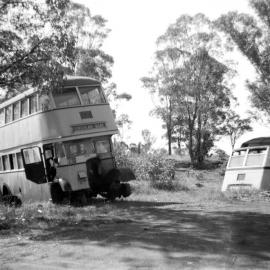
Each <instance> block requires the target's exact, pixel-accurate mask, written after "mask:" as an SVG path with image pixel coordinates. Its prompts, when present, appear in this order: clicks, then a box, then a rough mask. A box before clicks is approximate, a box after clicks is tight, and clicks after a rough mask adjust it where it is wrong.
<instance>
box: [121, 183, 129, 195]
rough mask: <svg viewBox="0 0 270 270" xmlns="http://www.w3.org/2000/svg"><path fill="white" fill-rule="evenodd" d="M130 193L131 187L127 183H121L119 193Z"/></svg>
mask: <svg viewBox="0 0 270 270" xmlns="http://www.w3.org/2000/svg"><path fill="white" fill-rule="evenodd" d="M130 194H131V187H130V185H129V184H126V183H125V184H121V195H122V196H123V197H125V198H126V197H128V196H129V195H130Z"/></svg>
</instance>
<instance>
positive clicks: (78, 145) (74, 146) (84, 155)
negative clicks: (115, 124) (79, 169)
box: [55, 139, 110, 165]
mask: <svg viewBox="0 0 270 270" xmlns="http://www.w3.org/2000/svg"><path fill="white" fill-rule="evenodd" d="M55 148H56V156H57V157H59V158H60V165H72V164H76V163H81V162H85V161H86V160H87V159H89V158H91V157H93V156H95V155H96V154H104V153H109V152H110V141H109V140H108V139H103V140H97V141H95V142H94V141H93V140H91V139H82V140H76V141H67V142H63V143H62V142H61V143H56V144H55Z"/></svg>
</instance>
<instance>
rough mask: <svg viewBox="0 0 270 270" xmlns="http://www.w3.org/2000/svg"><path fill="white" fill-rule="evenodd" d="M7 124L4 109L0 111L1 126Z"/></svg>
mask: <svg viewBox="0 0 270 270" xmlns="http://www.w3.org/2000/svg"><path fill="white" fill-rule="evenodd" d="M4 124H5V110H4V109H2V110H0V125H4Z"/></svg>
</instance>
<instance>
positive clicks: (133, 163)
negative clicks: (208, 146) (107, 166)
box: [115, 148, 177, 190]
mask: <svg viewBox="0 0 270 270" xmlns="http://www.w3.org/2000/svg"><path fill="white" fill-rule="evenodd" d="M115 157H116V163H117V166H118V167H128V168H130V169H132V170H133V171H134V173H135V175H136V179H137V180H144V181H150V183H151V186H153V187H154V188H157V189H163V190H176V185H177V183H176V181H175V180H174V171H175V161H174V160H172V159H167V158H166V156H164V155H163V154H160V153H157V152H155V153H149V154H141V155H138V154H136V153H130V152H128V151H121V149H120V148H117V149H116V151H115Z"/></svg>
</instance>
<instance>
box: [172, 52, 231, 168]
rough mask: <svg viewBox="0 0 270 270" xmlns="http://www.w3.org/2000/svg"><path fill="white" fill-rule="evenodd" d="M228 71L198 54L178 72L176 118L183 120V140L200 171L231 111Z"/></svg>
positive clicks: (214, 60) (203, 55) (205, 56)
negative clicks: (179, 115) (228, 112)
mask: <svg viewBox="0 0 270 270" xmlns="http://www.w3.org/2000/svg"><path fill="white" fill-rule="evenodd" d="M226 72H227V67H226V66H225V65H223V64H221V63H220V62H218V61H217V60H216V59H215V58H213V57H211V56H210V55H209V54H208V52H207V51H206V50H205V49H200V50H198V51H197V52H196V53H195V54H193V55H192V56H191V57H190V59H189V60H187V61H185V63H184V64H183V67H181V68H180V69H179V70H178V79H177V84H178V87H177V88H176V91H175V93H174V94H175V96H176V97H177V104H178V108H177V109H178V114H181V116H182V118H183V119H184V120H185V123H186V125H185V126H184V136H183V137H184V139H185V142H186V145H187V148H188V150H189V155H190V159H191V162H192V164H193V166H197V167H201V166H202V165H203V162H204V159H205V156H206V155H207V153H208V152H209V150H210V148H211V147H212V146H213V143H214V141H215V140H216V138H217V136H218V134H220V132H221V128H222V125H223V122H224V119H225V118H226V111H227V110H228V109H229V108H230V99H231V97H232V95H231V91H230V89H229V88H227V87H226V85H225V84H224V77H225V76H226Z"/></svg>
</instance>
